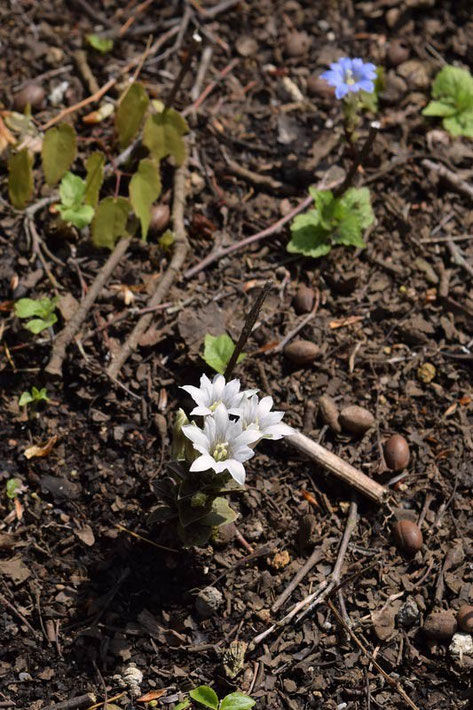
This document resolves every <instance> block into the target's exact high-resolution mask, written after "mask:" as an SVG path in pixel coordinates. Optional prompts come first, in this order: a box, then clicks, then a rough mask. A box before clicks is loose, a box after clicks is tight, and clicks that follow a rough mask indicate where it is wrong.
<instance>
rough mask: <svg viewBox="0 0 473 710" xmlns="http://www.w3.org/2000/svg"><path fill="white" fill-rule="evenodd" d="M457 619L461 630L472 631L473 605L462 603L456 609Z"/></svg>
mask: <svg viewBox="0 0 473 710" xmlns="http://www.w3.org/2000/svg"><path fill="white" fill-rule="evenodd" d="M457 621H458V626H459V627H460V629H461V630H462V631H465V632H466V633H468V634H471V633H473V606H470V604H463V605H462V606H461V607H460V608H459V610H458V614H457Z"/></svg>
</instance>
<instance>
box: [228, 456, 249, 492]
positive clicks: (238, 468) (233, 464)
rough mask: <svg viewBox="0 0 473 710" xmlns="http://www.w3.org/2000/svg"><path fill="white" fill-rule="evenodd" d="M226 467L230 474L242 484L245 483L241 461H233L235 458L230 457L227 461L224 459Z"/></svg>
mask: <svg viewBox="0 0 473 710" xmlns="http://www.w3.org/2000/svg"><path fill="white" fill-rule="evenodd" d="M225 465H226V469H227V470H228V472H229V473H230V476H231V477H232V478H233V479H234V480H235V481H236V482H237V483H239V484H240V486H242V485H243V484H244V483H245V477H246V473H245V467H244V466H243V464H242V463H240V462H239V461H235V459H230V460H229V461H225Z"/></svg>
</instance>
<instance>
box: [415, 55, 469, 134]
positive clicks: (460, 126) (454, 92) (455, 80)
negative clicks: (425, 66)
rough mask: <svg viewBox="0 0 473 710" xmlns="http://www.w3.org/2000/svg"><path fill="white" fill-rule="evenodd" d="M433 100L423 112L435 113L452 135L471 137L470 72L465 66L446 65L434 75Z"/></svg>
mask: <svg viewBox="0 0 473 710" xmlns="http://www.w3.org/2000/svg"><path fill="white" fill-rule="evenodd" d="M432 99H433V100H432V101H431V102H430V103H429V104H427V106H426V107H425V109H424V110H423V111H422V115H423V116H438V117H439V118H442V124H443V127H444V128H445V130H446V131H448V132H449V133H450V134H451V135H452V136H465V137H466V138H473V76H472V75H471V74H470V72H469V71H467V70H466V69H460V68H459V67H453V66H450V65H447V66H445V67H443V68H442V69H441V70H440V71H439V73H438V74H437V76H436V77H435V79H434V83H433V85H432Z"/></svg>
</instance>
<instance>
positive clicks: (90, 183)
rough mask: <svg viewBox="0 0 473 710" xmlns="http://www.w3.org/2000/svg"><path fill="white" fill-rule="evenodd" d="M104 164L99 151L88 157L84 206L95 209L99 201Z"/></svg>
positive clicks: (103, 157)
mask: <svg viewBox="0 0 473 710" xmlns="http://www.w3.org/2000/svg"><path fill="white" fill-rule="evenodd" d="M104 164H105V155H104V154H103V153H101V152H100V151H97V152H96V153H92V154H91V155H89V157H88V158H87V162H86V164H85V169H86V170H87V176H86V178H85V196H84V202H85V204H86V205H91V207H97V202H98V201H99V193H100V188H101V187H102V183H103V166H104Z"/></svg>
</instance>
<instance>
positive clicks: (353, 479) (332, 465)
mask: <svg viewBox="0 0 473 710" xmlns="http://www.w3.org/2000/svg"><path fill="white" fill-rule="evenodd" d="M285 440H286V441H287V442H289V444H291V446H293V447H294V448H295V449H297V450H298V451H301V452H302V453H303V454H305V455H306V456H308V457H309V458H311V459H312V460H313V461H316V462H317V463H318V464H320V466H322V467H323V468H325V469H326V470H327V471H329V472H330V473H333V475H334V476H337V478H339V479H341V480H342V481H343V482H344V483H348V485H349V486H351V487H352V488H354V489H355V490H357V491H358V492H359V493H362V494H363V495H364V496H367V497H368V498H370V499H371V500H372V501H374V502H375V503H378V504H381V503H384V502H385V501H386V500H387V499H388V498H389V496H390V493H389V490H388V489H387V488H386V487H385V486H382V485H381V484H379V483H376V481H373V480H372V479H371V478H369V477H368V476H365V474H364V473H361V471H358V469H356V468H355V467H354V466H352V465H351V464H349V463H347V462H346V461H343V459H341V458H340V457H339V456H336V454H333V453H332V452H331V451H328V449H325V448H324V447H323V446H321V445H320V444H317V443H316V442H315V441H312V439H309V437H308V436H305V435H304V434H301V433H300V432H296V433H295V434H291V436H286V437H285Z"/></svg>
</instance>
